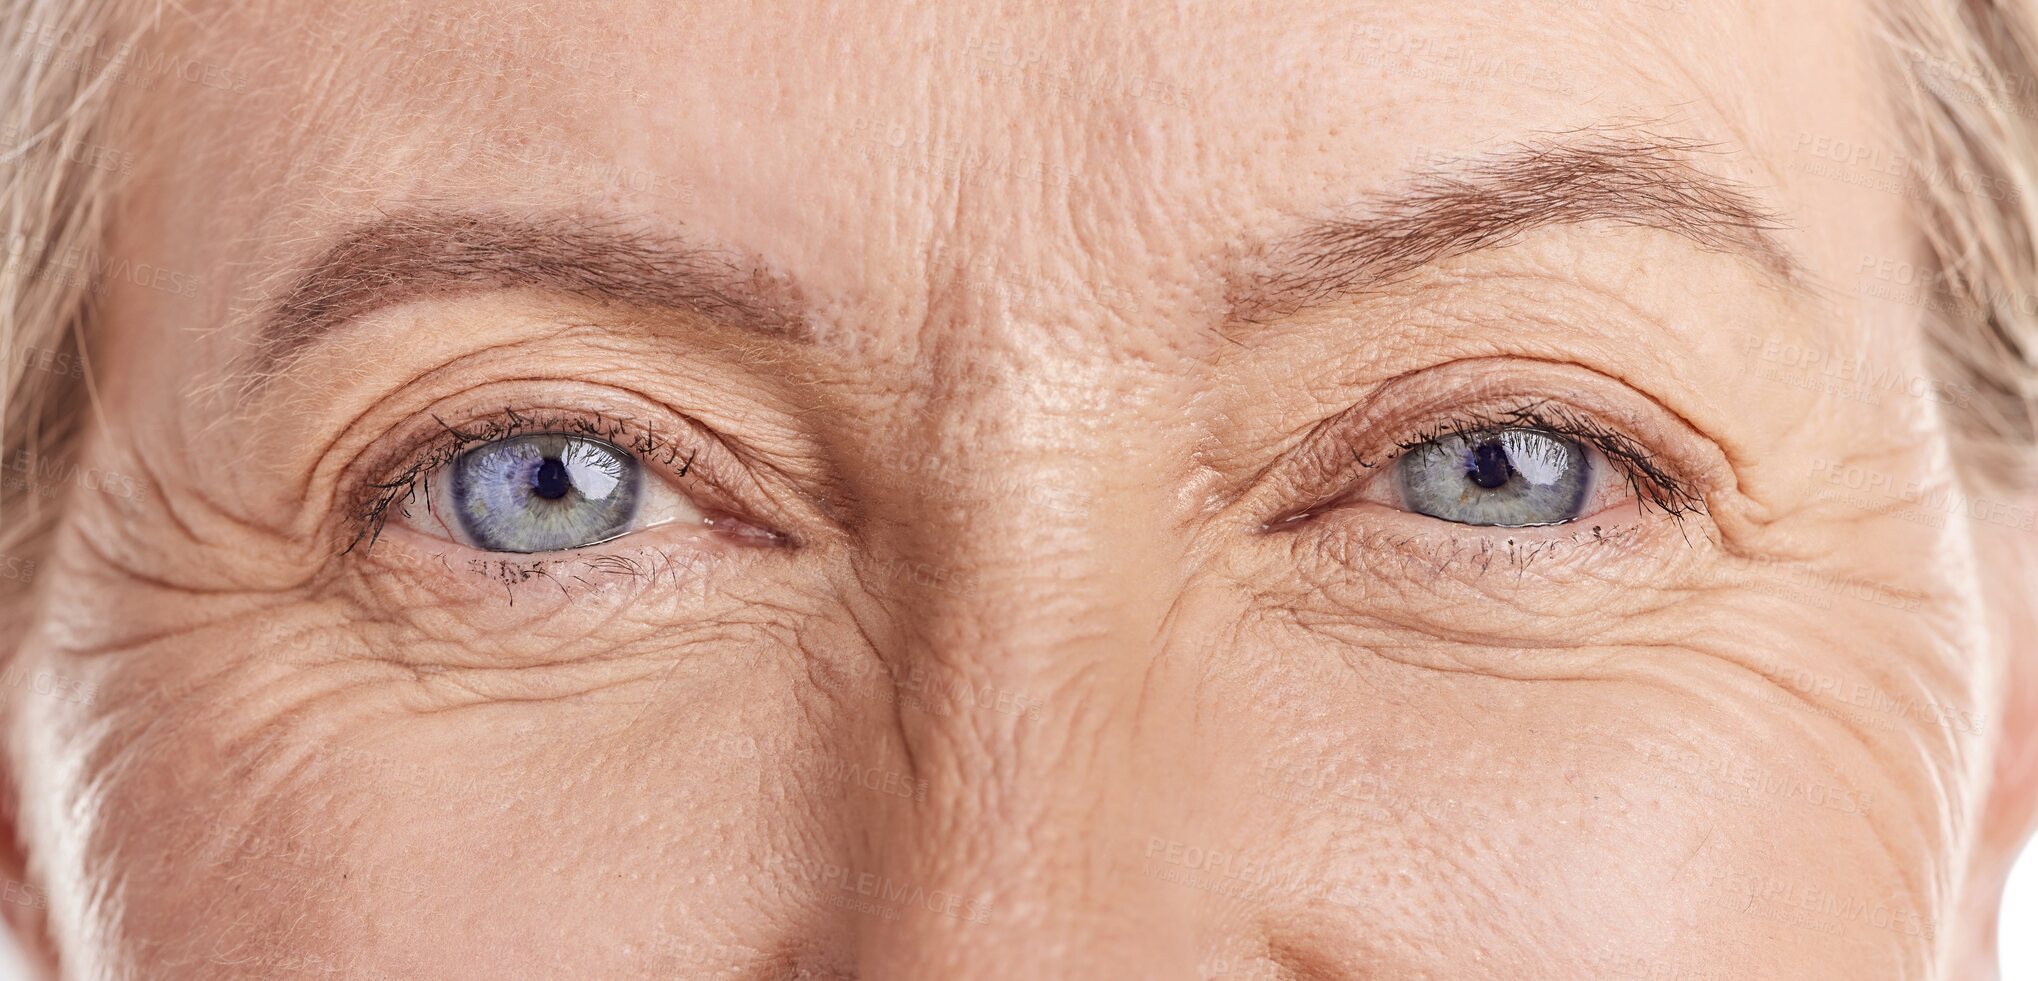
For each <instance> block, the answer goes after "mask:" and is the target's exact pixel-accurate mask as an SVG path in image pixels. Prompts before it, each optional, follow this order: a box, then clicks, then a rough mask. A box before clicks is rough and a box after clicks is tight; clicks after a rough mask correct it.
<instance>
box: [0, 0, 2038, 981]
mask: <svg viewBox="0 0 2038 981" xmlns="http://www.w3.org/2000/svg"><path fill="white" fill-rule="evenodd" d="M148 43H149V44H150V45H152V47H151V48H150V50H152V51H174V52H177V53H179V54H180V55H181V56H182V57H183V59H184V61H183V62H181V63H183V64H195V65H198V66H204V67H205V69H206V70H204V71H200V72H197V73H195V74H193V73H188V72H187V73H184V74H179V75H172V76H165V77H162V78H159V79H157V80H155V82H154V83H153V84H152V85H150V86H149V87H148V88H147V90H146V91H145V92H140V93H138V94H137V95H136V98H137V99H138V100H139V102H140V103H141V104H142V105H143V106H144V107H145V111H142V112H140V113H139V114H138V118H139V120H140V122H139V123H138V124H137V125H136V126H135V127H133V131H132V133H131V134H130V135H129V137H128V143H127V144H124V145H122V146H121V147H120V148H119V149H120V150H121V151H122V152H124V153H129V154H132V155H133V157H132V159H133V160H134V161H135V164H136V166H135V168H134V173H133V174H132V176H131V177H130V179H129V180H128V181H127V182H126V183H125V185H124V190H123V196H122V200H121V205H120V208H119V210H118V212H117V214H118V218H117V220H116V221H115V222H114V240H113V241H112V242H111V243H110V244H109V247H108V254H109V255H113V256H119V257H124V258H126V259H129V260H131V261H133V262H135V263H143V262H146V263H150V264H152V265H153V266H154V267H156V268H162V269H167V270H171V271H172V272H174V273H175V274H177V276H178V277H179V278H178V279H177V280H176V282H178V283H179V284H194V288H193V289H190V290H185V289H182V288H180V289H178V290H174V291H173V290H165V289H161V288H153V287H151V286H149V285H148V284H146V283H143V282H136V281H134V280H132V279H122V280H117V281H115V282H113V283H111V284H110V285H109V287H108V288H107V290H106V292H105V294H104V296H103V297H101V309H100V318H101V322H100V324H99V333H98V334H97V335H96V336H95V337H94V338H93V340H92V344H91V347H90V352H89V353H90V355H91V357H90V363H91V369H92V372H93V376H94V379H95V395H96V399H97V402H96V405H97V409H96V410H95V417H94V420H93V421H92V422H91V423H90V424H88V425H85V426H83V427H82V432H83V436H82V444H81V447H80V453H81V455H80V457H79V463H80V469H79V471H78V472H79V473H89V474H95V475H99V477H95V478H94V479H93V480H92V481H91V482H90V483H91V486H90V487H86V486H85V485H84V480H83V478H79V479H77V480H73V481H71V482H70V483H69V484H66V488H67V489H66V495H67V496H66V499H65V505H64V508H65V509H64V514H63V517H62V519H61V522H60V524H59V526H58V528H57V530H56V533H55V539H54V542H53V547H52V550H51V551H50V553H49V554H48V556H47V557H46V558H45V559H44V561H42V562H41V563H39V564H38V566H37V568H36V570H35V573H34V575H35V591H34V593H33V595H32V598H31V599H30V600H29V601H28V602H29V603H31V604H32V606H31V607H30V608H28V609H26V610H23V611H16V612H17V613H18V614H19V615H18V616H12V617H9V618H7V619H6V622H8V623H20V624H22V625H23V627H22V629H20V630H18V631H13V632H11V633H10V636H9V637H8V641H7V643H8V645H9V650H10V655H11V660H10V665H12V666H14V669H15V670H18V671H21V672H24V674H23V677H31V676H34V675H35V673H36V672H48V677H50V678H52V679H62V680H63V681H64V682H65V685H66V686H67V687H59V686H54V685H49V686H42V687H43V688H46V689H49V690H47V691H38V690H37V686H33V685H19V686H10V687H8V688H7V689H6V690H5V695H6V697H7V717H6V726H7V732H8V744H7V745H8V750H9V751H8V757H7V760H8V763H7V769H8V774H9V776H10V778H11V781H12V784H13V785H14V787H15V788H16V790H15V793H16V794H17V795H18V798H19V801H20V803H19V805H18V806H17V807H16V808H14V809H13V810H12V812H11V815H12V819H13V820H14V821H15V823H16V825H17V827H16V828H15V831H16V835H15V837H17V838H18V840H19V841H20V843H21V844H20V849H19V851H20V854H19V855H16V856H14V857H13V862H14V868H13V869H12V871H11V872H10V876H11V878H12V880H14V881H18V882H25V883H28V884H29V885H30V886H31V887H32V888H33V889H34V890H36V893H35V895H36V896H37V897H38V901H36V902H32V903H0V905H4V906H5V907H6V912H7V915H8V917H9V920H10V922H11V923H12V924H13V925H14V927H15V930H16V932H17V933H18V934H19V935H20V936H22V937H23V938H24V940H25V943H26V944H27V945H28V946H29V947H30V948H31V952H32V953H33V955H34V956H35V957H36V958H38V959H39V961H40V962H41V963H42V964H43V966H44V967H45V968H46V969H48V970H51V971H53V972H56V971H61V973H62V975H63V976H66V977H71V978H81V979H130V978H132V979H140V978H149V979H181V978H192V979H196V978H208V979H213V978H276V977H294V976H304V975H327V976H337V977H348V978H370V979H373V978H392V979H393V978H445V979H457V978H500V977H584V978H615V979H629V978H673V977H684V978H714V979H729V981H751V979H757V981H763V979H781V978H841V979H848V978H873V979H876V978H883V979H890V981H923V979H929V981H931V979H956V978H968V979H974V981H1017V979H1029V981H1031V979H1040V978H1058V979H1069V981H1078V979H1106V978H1109V979H1126V978H1140V979H1157V981H1158V979H1166V981H1179V979H1188V978H1200V979H1216V981H1345V979H1369V978H1454V979H1456V978H1498V979H1530V978H1534V979H1541V978H1550V979H1575V978H1602V977H1606V978H1610V977H1638V978H1736V979H1742V978H1776V979H1792V981H1800V979H1821V978H1833V979H1843V978H1844V979H1860V978H1878V979H1941V978H1948V979H1950V978H1975V977H1982V976H1984V975H1983V974H1982V973H1981V972H1982V971H1984V970H1985V960H1986V959H1985V952H1986V950H1987V946H1988V943H1989V939H1988V938H1989V937H1990V932H1989V931H1990V930H1991V929H1992V919H1991V917H1992V913H1991V912H1990V911H1991V910H1992V905H1991V904H1992V903H1993V901H1994V898H1995V891H1994V890H1995V889H1996V888H1997V887H1998V886H1999V882H2000V876H2001V874H2002V869H2001V863H2002V862H2004V861H2006V857H2005V852H2006V850H2007V845H2006V844H2005V843H2011V844H2013V843H2014V842H2015V841H2017V840H2019V839H2020V838H2021V836H2022V835H2023V834H2024V832H2025V831H2026V830H2027V829H2028V828H2029V825H2030V797H2031V788H2030V786H2029V783H2028V781H2027V780H2026V781H2025V782H2020V781H2019V780H2013V779H2006V778H2004V777H2003V776H2002V774H2003V772H2004V770H2003V767H2002V766H2001V765H2000V761H2001V760H2003V759H2006V758H2010V757H2012V756H2014V755H2015V754H2017V753H2025V754H2027V755H2026V756H2025V757H2023V758H2027V759H2028V750H2027V749H2025V747H2028V746H2029V745H2030V740H2031V734H2030V729H2031V726H2032V720H2031V713H2030V712H2029V711H2028V709H2022V708H2019V707H2017V706H2016V705H2015V704H2013V703H2011V702H2009V701H2007V695H2006V693H2008V692H2010V691H2012V690H2015V688H2014V686H2015V684H2016V683H2017V681H2018V679H2023V680H2024V681H2025V682H2026V687H2028V681H2029V679H2030V677H2031V675H2032V668H2031V666H2030V663H2031V661H2032V660H2033V651H2034V648H2033V639H2034V637H2038V633H2034V632H2033V628H2032V625H2031V624H2030V623H2029V622H2027V621H2028V618H2029V616H2030V614H2029V611H2028V606H2026V605H2023V604H2020V603H2019V602H2018V601H2017V600H2016V594H2017V592H2018V591H2019V590H2022V591H2024V592H2028V589H2029V587H2028V584H2029V583H2030V582H2032V581H2033V580H2032V571H2033V570H2032V566H2031V559H2030V554H2031V552H2032V548H2031V546H2032V544H2033V534H2032V529H2031V523H2030V520H2029V519H2030V516H2031V515H2032V514H2033V513H2034V512H2033V510H2032V502H2030V501H2025V500H1997V501H1985V502H1983V504H1982V506H1981V507H1979V508H1976V507H1970V506H1967V505H1968V504H1969V503H1971V502H1969V501H1967V500H1966V499H1964V498H1962V497H1961V496H1960V495H1962V494H1963V493H1965V492H1964V491H1963V490H1962V485H1961V484H1960V483H1959V473H1958V471H1956V469H1955V460H1954V456H1953V453H1952V449H1951V441H1950V437H1949V432H1950V425H1951V424H1950V422H1949V421H1948V419H1949V410H1950V409H1952V408H1955V407H1958V405H1959V403H1960V401H1961V400H1962V399H1964V398H1967V397H1969V396H1970V395H1971V393H1967V392H1964V391H1962V390H1961V389H1959V388H1957V387H1952V386H1947V385H1943V384H1939V383H1936V382H1933V383H1915V384H1914V382H1917V380H1919V379H1925V378H1928V377H1929V368H1928V367H1927V364H1926V360H1925V355H1924V351H1925V349H1924V345H1923V322H1924V319H1925V317H1926V316H1927V314H1928V310H1927V308H1926V307H1925V306H1924V305H1922V304H1918V303H1913V302H1906V301H1904V300H1903V299H1901V298H1896V294H1895V293H1894V292H1893V291H1889V290H1880V289H1876V288H1875V287H1876V286H1877V284H1878V283H1880V282H1881V280H1879V279H1878V278H1877V272H1876V271H1877V270H1878V269H1884V268H1895V264H1898V263H1905V262H1916V261H1918V259H1919V255H1918V242H1919V235H1920V231H1919V228H1918V224H1917V217H1916V215H1915V214H1913V208H1914V204H1915V202H1914V201H1913V200H1912V199H1910V198H1908V197H1907V196H1906V195H1904V194H1901V193H1895V192H1893V191H1892V190H1891V189H1890V188H1889V187H1887V186H1886V184H1885V183H1884V182H1881V181H1879V180H1878V179H1877V178H1876V174H1874V173H1873V172H1872V171H1871V170H1869V169H1868V168H1865V167H1863V166H1862V165H1860V164H1859V163H1858V161H1857V160H1856V158H1855V156H1854V155H1853V153H1852V151H1851V149H1850V150H1847V151H1845V152H1842V151H1840V150H1836V149H1833V148H1836V147H1845V148H1853V147H1889V148H1896V147H1899V146H1901V140H1902V137H1901V136H1900V134H1899V133H1897V132H1896V130H1895V127H1894V117H1893V114H1892V113H1891V111H1890V110H1889V108H1888V100H1889V98H1890V97H1891V92H1890V91H1889V87H1890V86H1891V85H1892V84H1893V83H1892V82H1890V81H1889V78H1890V73H1889V70H1888V69H1889V65H1888V59H1887V56H1886V55H1885V54H1884V53H1883V52H1882V51H1881V49H1880V48H1879V47H1878V44H1879V42H1878V41H1877V39H1876V38H1875V37H1874V36H1873V31H1872V24H1871V23H1870V21H1869V20H1868V18H1867V17H1866V15H1865V14H1863V13H1862V11H1861V9H1860V6H1859V5H1856V4H1851V3H1846V2H1843V0H1813V2H1805V3H1790V4H1759V5H1758V4H1711V3H1707V4H1700V3H1690V4H1684V3H1671V2H1617V0H1603V2H1600V3H1597V4H1590V5H1577V4H1569V3H1554V2H1533V3H1521V4H1508V5H1500V4H1481V3H1453V4H1413V3H1384V2H1381V3H1373V2H1357V0H1352V2H1330V3H1317V4H1260V3H1240V4H1210V5H1184V6H1165V5H1163V6H1155V5H1142V4H1128V5H1123V6H1122V7H1111V6H1103V7H1099V6H1095V5H1083V6H1076V5H1070V6H1063V5H1057V4H1028V5H1011V4H995V3H987V2H978V0H955V2H943V3H940V4H896V3H864V2H849V3H841V4H833V5H820V6H809V5H777V4H771V3H763V4H759V3H740V4H739V3H718V2H702V3H689V4H684V5H672V4H654V3H643V2H637V0H622V2H619V3H616V4H611V5H605V6H604V7H603V10H602V12H601V13H600V14H599V15H598V16H591V15H590V13H589V11H588V7H587V5H584V4H575V3H566V2H525V0H517V2H512V3H507V4H505V3H488V4H483V3H471V2H447V3H430V4H422V5H421V4H416V3H404V4H398V3H393V2H389V3H384V2H350V3H339V4H290V3H281V2H275V3H238V4H227V3H212V2H195V3H191V4H186V5H183V9H182V10H181V11H180V12H179V13H178V14H177V15H176V16H175V17H174V18H170V19H168V20H166V22H165V23H164V24H163V26H162V27H161V28H160V29H159V30H158V31H157V32H156V33H155V34H154V35H152V36H151V38H150V40H149V42H148ZM1813 51H1816V52H1817V56H1816V57H1814V56H1812V54H1810V52H1813ZM186 74H189V75H192V77H196V78H199V79H201V81H199V82H193V81H190V80H188V79H187V78H186V77H185V75H186ZM204 78H213V79H226V80H229V81H231V82H232V84H205V83H204V82H203V81H202V79H204ZM1821 148H1825V149H1823V150H1822V149H1821ZM1892 152H1895V150H1894V149H1892ZM1553 153H1554V154H1558V156H1557V157H1555V158H1553V157H1552V156H1551V154H1553ZM1552 159H1556V160H1558V161H1560V162H1562V163H1564V164H1565V166H1563V167H1552V166H1543V167H1541V168H1540V169H1538V168H1537V167H1535V166H1532V165H1531V161H1534V160H1542V161H1545V162H1548V161H1550V160H1552ZM1453 175H1455V176H1457V177H1459V178H1463V179H1465V180H1467V181H1469V182H1470V183H1461V184H1450V183H1449V181H1450V180H1451V179H1452V178H1453ZM1440 181H1442V182H1444V183H1439V182H1440ZM1460 192H1465V193H1460ZM1814 355H1816V356H1814ZM1842 363H1852V364H1858V365H1860V366H1862V368H1861V370H1857V371H1849V372H1848V373H1847V374H1846V377H1845V379H1843V381H1844V384H1841V383H1836V382H1835V381H1834V377H1835V373H1834V372H1833V370H1832V369H1831V366H1832V365H1835V364H1842ZM1847 386H1852V387H1851V388H1850V387H1847ZM1527 405H1544V406H1549V405H1555V406H1560V407H1561V409H1562V415H1563V417H1564V418H1569V419H1577V420H1586V421H1589V422H1590V423H1591V424H1592V425H1594V426H1596V427H1598V428H1599V429H1600V430H1604V431H1610V432H1617V433H1619V434H1621V435H1622V436H1623V437H1624V438H1626V439H1627V440H1628V441H1629V442H1628V443H1627V444H1623V445H1630V446H1635V447H1640V448H1641V450H1642V455H1643V456H1645V457H1646V458H1647V460H1648V461H1649V462H1650V465H1651V466H1652V467H1653V468H1654V469H1655V470H1657V471H1660V473H1659V474H1657V477H1660V478H1661V480H1660V482H1658V481H1656V478H1654V477H1652V478H1648V479H1637V480H1636V481H1635V485H1634V486H1635V489H1634V490H1633V491H1628V490H1624V488H1625V487H1626V486H1627V485H1626V482H1625V481H1624V480H1623V479H1621V478H1619V477H1614V478H1610V479H1609V481H1608V482H1607V484H1606V485H1605V486H1606V488H1607V497H1606V499H1605V501H1604V504H1605V507H1604V508H1603V509H1602V510H1600V511H1599V512H1598V513H1595V514H1594V515H1592V516H1590V517H1589V518H1587V519H1585V520H1582V521H1580V522H1578V523H1576V524H1574V525H1567V526H1552V527H1536V528H1476V527H1470V526H1462V525H1453V524H1450V523H1447V522H1442V521H1439V520H1437V519H1435V518H1431V517H1426V516H1423V515H1419V514H1414V513H1410V512H1409V511H1407V510H1406V509H1405V508H1403V507H1401V506H1399V504H1398V502H1397V501H1396V499H1395V497H1394V493H1393V490H1392V486H1391V481H1389V480H1386V479H1384V477H1383V475H1384V474H1386V473H1387V472H1388V468H1389V467H1390V466H1391V460H1392V459H1393V458H1394V456H1395V454H1396V453H1397V451H1398V448H1399V447H1402V446H1403V445H1405V444H1406V443H1408V442H1409V441H1411V440H1418V439H1421V438H1422V437H1423V435H1424V434H1426V433H1433V432H1436V431H1438V427H1439V426H1449V425H1451V424H1452V423H1453V422H1455V421H1457V420H1462V419H1464V418H1466V417H1467V416H1473V417H1475V418H1491V417H1492V415H1493V414H1494V413H1506V412H1511V411H1517V410H1519V409H1520V408H1521V407H1523V406H1527ZM506 413H508V414H513V415H514V416H515V417H516V418H518V419H528V420H537V421H538V423H539V424H540V425H545V426H565V425H575V424H579V423H574V422H570V421H569V420H580V421H581V422H582V423H586V420H589V419H593V418H597V417H598V419H599V421H598V422H592V423H586V424H589V425H595V426H598V427H600V428H601V431H602V432H605V433H610V434H613V435H614V436H615V437H616V442H618V443H619V444H622V445H626V446H632V447H635V448H641V449H642V450H644V452H643V454H642V455H643V456H644V458H645V461H646V462H645V467H646V479H647V481H656V483H657V485H658V486H659V487H660V488H661V491H662V492H665V493H671V494H675V495H679V496H681V497H684V498H685V499H687V500H689V501H691V502H693V503H695V504H696V505H698V507H699V509H700V513H702V514H704V515H708V516H709V517H708V518H706V519H704V520H700V521H691V522H676V523H672V524H668V525H663V526H660V527H657V528H649V529H646V530H643V531H641V532H638V533H635V534H632V535H629V536H625V537H623V538H619V539H617V540H615V541H612V542H608V543H605V544H602V545H599V546H595V547H592V548H588V549H583V550H577V551H573V552H567V553H558V554H551V555H504V554H488V553H483V552H480V551H478V550H476V549H474V548H471V547H468V546H466V545H462V544H460V543H458V542H456V541H451V540H447V538H446V537H445V536H444V535H443V534H442V533H441V531H440V530H435V527H434V525H433V523H432V522H431V521H427V520H403V519H401V518H400V516H395V515H392V514H391V513H389V512H388V511H387V510H385V511H383V513H381V514H380V515H379V516H378V515H377V514H376V513H375V512H376V507H377V504H378V498H377V490H376V488H377V487H378V486H379V485H383V484H387V483H390V482H392V481H393V480H394V479H395V478H396V477H398V476H400V475H402V474H403V473H405V472H407V471H408V469H409V468H412V467H414V466H416V465H417V464H418V463H419V461H420V459H421V458H422V457H421V455H422V454H423V453H425V452H426V451H427V450H428V449H429V448H430V447H433V446H439V445H443V443H444V441H445V440H446V438H447V434H448V432H451V431H488V430H487V427H488V426H491V425H495V426H501V425H503V423H502V420H503V419H504V417H505V414H506ZM682 461H684V462H685V465H684V466H682V465H681V462H682ZM1600 462H1601V463H1605V464H1608V465H1614V464H1613V463H1611V462H1609V461H1608V460H1606V459H1601V461H1600ZM682 471H683V472H682ZM100 478H105V479H100ZM113 478H118V479H113ZM109 488H111V490H109ZM129 491H132V493H130V492H129ZM1920 502H1922V503H1920ZM1666 504H1675V505H1677V506H1675V507H1667V508H1666ZM1666 511H1676V512H1678V513H1674V514H1673V513H1666Z"/></svg>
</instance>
